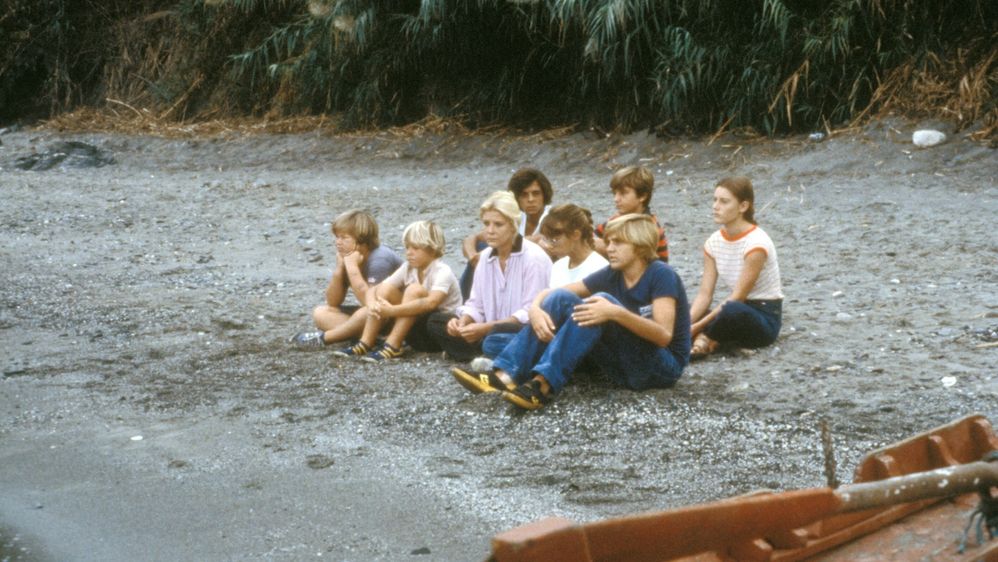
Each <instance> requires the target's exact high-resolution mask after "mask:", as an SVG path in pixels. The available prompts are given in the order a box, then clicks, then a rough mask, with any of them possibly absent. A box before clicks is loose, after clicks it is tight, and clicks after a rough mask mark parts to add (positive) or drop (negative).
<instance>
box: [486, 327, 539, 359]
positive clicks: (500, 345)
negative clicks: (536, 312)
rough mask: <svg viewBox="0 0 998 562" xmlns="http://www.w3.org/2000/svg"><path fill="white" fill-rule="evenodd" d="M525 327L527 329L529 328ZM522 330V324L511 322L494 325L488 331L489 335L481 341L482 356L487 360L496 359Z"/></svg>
mask: <svg viewBox="0 0 998 562" xmlns="http://www.w3.org/2000/svg"><path fill="white" fill-rule="evenodd" d="M526 327H527V328H529V326H526ZM523 328H524V326H523V324H519V323H517V324H513V323H512V322H510V323H507V324H498V325H496V327H495V328H492V330H491V331H489V335H487V336H485V339H483V340H482V355H484V356H486V357H488V358H489V359H494V358H496V357H498V356H499V354H500V353H502V350H504V349H506V346H507V345H509V342H511V341H513V338H515V337H516V335H517V334H519V333H520V330H522V329H523Z"/></svg>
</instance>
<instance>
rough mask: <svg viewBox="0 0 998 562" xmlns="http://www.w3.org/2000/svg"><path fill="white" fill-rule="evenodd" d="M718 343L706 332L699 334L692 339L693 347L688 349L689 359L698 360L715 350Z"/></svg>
mask: <svg viewBox="0 0 998 562" xmlns="http://www.w3.org/2000/svg"><path fill="white" fill-rule="evenodd" d="M718 345H719V344H718V343H717V342H716V341H714V340H712V339H710V338H709V337H707V335H706V334H703V333H701V334H699V335H698V336H697V337H696V339H694V340H693V347H692V348H691V349H690V361H698V360H700V359H703V358H704V357H707V356H708V355H710V354H711V353H714V352H715V351H717V347H718Z"/></svg>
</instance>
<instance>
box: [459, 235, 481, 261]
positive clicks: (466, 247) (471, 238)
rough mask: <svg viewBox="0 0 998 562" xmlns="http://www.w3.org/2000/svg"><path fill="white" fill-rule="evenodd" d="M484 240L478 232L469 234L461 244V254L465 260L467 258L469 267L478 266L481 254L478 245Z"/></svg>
mask: <svg viewBox="0 0 998 562" xmlns="http://www.w3.org/2000/svg"><path fill="white" fill-rule="evenodd" d="M483 240H484V238H482V233H481V231H478V232H476V233H474V234H469V235H468V236H466V237H465V238H464V241H463V242H461V253H462V254H464V257H465V258H467V260H468V265H469V266H470V267H475V266H476V265H478V257H479V253H480V252H479V251H478V244H479V243H481V242H482V241H483Z"/></svg>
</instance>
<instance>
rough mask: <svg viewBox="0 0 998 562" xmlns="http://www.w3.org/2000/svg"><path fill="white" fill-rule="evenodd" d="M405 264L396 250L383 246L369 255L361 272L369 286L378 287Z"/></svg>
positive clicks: (361, 266)
mask: <svg viewBox="0 0 998 562" xmlns="http://www.w3.org/2000/svg"><path fill="white" fill-rule="evenodd" d="M403 263H404V262H403V260H402V258H400V257H399V255H398V254H396V253H395V251H394V250H392V249H391V248H389V247H388V246H385V245H384V244H382V245H380V246H378V247H377V248H375V249H373V250H371V253H370V254H367V258H366V259H365V260H364V263H362V264H361V265H360V272H361V273H362V274H364V279H365V280H367V283H368V285H376V284H378V283H381V282H382V281H384V280H385V279H387V278H388V276H389V275H391V274H392V273H395V270H396V269H398V268H399V266H400V265H402V264H403Z"/></svg>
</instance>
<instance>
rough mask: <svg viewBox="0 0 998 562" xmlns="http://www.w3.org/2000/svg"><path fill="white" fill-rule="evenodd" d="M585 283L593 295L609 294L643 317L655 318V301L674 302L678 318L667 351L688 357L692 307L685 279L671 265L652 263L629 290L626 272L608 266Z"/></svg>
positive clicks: (589, 277) (583, 281)
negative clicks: (667, 300) (653, 302)
mask: <svg viewBox="0 0 998 562" xmlns="http://www.w3.org/2000/svg"><path fill="white" fill-rule="evenodd" d="M582 283H583V284H585V286H586V289H588V290H589V292H590V293H592V294H595V293H600V292H603V293H608V294H610V295H612V296H613V297H614V298H616V299H617V300H618V301H620V304H622V305H623V306H624V308H626V309H627V310H630V311H631V312H633V313H635V314H637V315H639V316H642V317H644V318H651V317H652V315H651V303H652V301H654V300H655V299H657V298H660V297H669V298H672V299H675V301H676V319H675V322H674V323H673V325H672V341H671V342H670V343H669V348H668V349H669V351H671V352H672V353H674V354H675V355H677V356H678V357H682V358H688V357H689V355H690V305H689V301H688V300H686V289H685V288H683V280H682V279H680V278H679V275H678V274H677V273H676V271H675V270H674V269H672V266H670V265H668V264H666V263H664V262H662V261H658V260H656V261H653V262H651V263H649V264H648V269H646V270H645V272H644V274H643V275H642V276H641V279H639V280H638V282H637V283H635V284H634V286H633V287H631V288H630V289H628V288H627V285H626V284H625V283H624V275H623V273H621V272H619V271H616V270H614V269H611V268H610V267H609V266H607V267H604V268H603V269H601V270H599V271H597V272H595V273H592V274H590V275H589V276H588V277H586V278H585V279H583V280H582Z"/></svg>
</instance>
